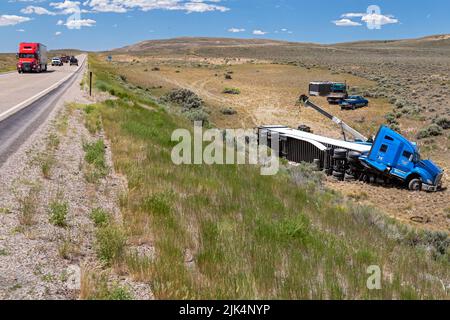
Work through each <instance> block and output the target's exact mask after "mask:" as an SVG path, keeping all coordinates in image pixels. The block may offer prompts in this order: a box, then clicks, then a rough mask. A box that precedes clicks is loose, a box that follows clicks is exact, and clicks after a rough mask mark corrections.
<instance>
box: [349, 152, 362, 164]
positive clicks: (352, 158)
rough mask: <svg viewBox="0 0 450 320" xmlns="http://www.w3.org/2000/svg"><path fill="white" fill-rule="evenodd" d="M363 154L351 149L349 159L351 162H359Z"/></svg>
mask: <svg viewBox="0 0 450 320" xmlns="http://www.w3.org/2000/svg"><path fill="white" fill-rule="evenodd" d="M360 156H361V153H359V152H356V151H350V152H349V153H348V155H347V160H348V161H349V162H353V163H359V157H360Z"/></svg>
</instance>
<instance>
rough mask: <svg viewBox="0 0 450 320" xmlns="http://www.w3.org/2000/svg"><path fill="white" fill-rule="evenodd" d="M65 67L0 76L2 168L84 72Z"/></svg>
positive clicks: (83, 59) (80, 60)
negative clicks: (34, 72)
mask: <svg viewBox="0 0 450 320" xmlns="http://www.w3.org/2000/svg"><path fill="white" fill-rule="evenodd" d="M78 59H79V67H76V66H73V67H70V66H69V65H67V64H65V65H64V66H63V67H50V66H49V71H48V72H47V73H36V74H19V73H7V74H1V75H0V166H1V165H2V164H3V163H4V162H5V161H6V160H7V158H8V157H9V156H10V155H11V154H12V153H13V152H15V151H16V150H17V149H18V148H19V147H20V145H21V144H22V143H23V142H24V141H26V140H27V138H28V137H29V136H30V135H31V134H32V133H33V132H34V131H35V130H36V129H37V128H38V127H39V126H40V125H41V124H42V123H44V122H45V120H46V119H47V117H48V115H49V114H50V112H51V111H52V110H53V108H54V107H55V105H56V103H57V102H58V101H59V100H60V99H61V97H62V96H63V95H64V93H65V91H66V90H67V89H68V88H69V87H70V86H71V85H72V84H73V83H74V82H75V80H76V79H77V75H78V74H79V72H81V71H82V70H83V66H84V62H85V59H86V56H84V55H83V56H79V57H78Z"/></svg>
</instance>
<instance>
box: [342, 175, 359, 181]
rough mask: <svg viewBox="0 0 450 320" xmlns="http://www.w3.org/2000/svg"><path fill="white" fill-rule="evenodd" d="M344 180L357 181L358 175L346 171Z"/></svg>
mask: <svg viewBox="0 0 450 320" xmlns="http://www.w3.org/2000/svg"><path fill="white" fill-rule="evenodd" d="M344 180H345V181H356V177H355V176H353V175H351V174H348V173H346V174H345V175H344Z"/></svg>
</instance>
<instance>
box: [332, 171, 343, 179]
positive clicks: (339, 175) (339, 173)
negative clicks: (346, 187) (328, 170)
mask: <svg viewBox="0 0 450 320" xmlns="http://www.w3.org/2000/svg"><path fill="white" fill-rule="evenodd" d="M333 177H335V178H336V179H337V180H340V181H343V180H344V173H343V172H339V171H333Z"/></svg>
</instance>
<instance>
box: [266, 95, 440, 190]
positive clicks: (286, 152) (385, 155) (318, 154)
mask: <svg viewBox="0 0 450 320" xmlns="http://www.w3.org/2000/svg"><path fill="white" fill-rule="evenodd" d="M303 102H304V103H305V104H306V105H308V103H309V104H313V103H312V102H310V101H309V100H308V99H306V98H304V99H303ZM314 106H315V107H317V108H320V107H318V106H317V105H314ZM329 116H331V115H329ZM333 119H334V120H333V121H335V122H336V123H338V124H340V125H341V127H342V129H343V133H344V132H345V131H346V132H350V133H352V134H353V135H356V136H357V137H361V139H356V140H355V141H346V140H347V139H346V138H345V134H344V140H339V139H332V138H328V137H325V136H321V135H316V134H312V133H309V132H304V131H301V130H296V129H292V128H289V127H286V126H280V125H273V126H262V127H258V128H257V131H258V137H259V141H260V142H263V141H267V145H268V146H269V147H271V146H272V141H273V139H278V140H279V141H278V142H279V143H278V145H279V150H276V151H278V152H279V157H280V158H284V159H286V160H288V161H291V162H297V163H300V162H309V163H313V164H315V165H316V166H317V169H318V170H324V171H325V172H326V173H327V174H328V175H332V176H334V177H335V178H336V179H339V180H342V181H344V180H346V181H355V180H360V181H364V182H367V183H374V184H375V183H377V184H383V185H399V186H400V185H401V186H405V187H406V188H409V189H410V190H412V191H419V190H424V191H428V192H435V191H438V190H440V189H441V187H442V176H443V170H442V169H441V168H439V167H438V166H437V165H436V164H435V163H433V162H432V161H431V160H423V159H422V158H421V156H420V152H419V149H418V147H417V145H416V144H415V143H413V142H410V141H409V140H408V139H406V138H405V137H403V136H402V135H400V134H399V133H397V132H395V131H394V130H392V129H390V128H388V127H386V126H382V127H381V128H380V129H379V131H378V134H377V135H376V137H375V139H373V140H372V139H367V138H364V136H363V135H362V134H360V133H358V132H357V131H356V130H354V129H352V128H350V127H349V126H348V125H346V124H345V123H344V122H342V121H340V120H339V119H337V118H335V117H333Z"/></svg>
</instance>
